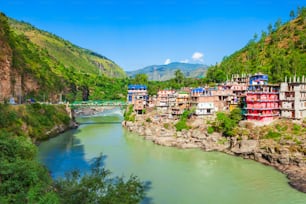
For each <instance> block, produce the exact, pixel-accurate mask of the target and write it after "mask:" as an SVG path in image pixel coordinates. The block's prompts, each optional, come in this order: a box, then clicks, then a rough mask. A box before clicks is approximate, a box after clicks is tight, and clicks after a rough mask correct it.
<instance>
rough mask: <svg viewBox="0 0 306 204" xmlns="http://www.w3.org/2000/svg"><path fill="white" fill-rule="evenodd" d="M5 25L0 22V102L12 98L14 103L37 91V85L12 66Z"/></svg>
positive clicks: (33, 80) (25, 74) (28, 76)
mask: <svg viewBox="0 0 306 204" xmlns="http://www.w3.org/2000/svg"><path fill="white" fill-rule="evenodd" d="M7 32H8V31H7V30H6V29H5V23H3V22H0V102H3V101H4V100H9V99H10V98H11V97H14V99H15V101H16V102H18V100H19V99H20V98H21V96H23V95H25V94H27V93H29V92H31V91H37V89H38V87H39V86H38V83H37V81H36V80H35V79H34V78H33V77H31V76H30V75H29V74H27V73H23V74H21V73H20V72H18V70H16V69H15V68H14V66H13V63H12V62H13V51H12V49H11V47H10V45H9V44H8V40H7V38H8V36H7V35H8V34H7Z"/></svg>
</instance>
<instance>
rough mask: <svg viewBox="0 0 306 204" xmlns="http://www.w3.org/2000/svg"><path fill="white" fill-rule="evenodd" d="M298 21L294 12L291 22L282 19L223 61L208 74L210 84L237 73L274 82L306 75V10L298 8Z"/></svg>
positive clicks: (291, 14)
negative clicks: (261, 76)
mask: <svg viewBox="0 0 306 204" xmlns="http://www.w3.org/2000/svg"><path fill="white" fill-rule="evenodd" d="M297 13H298V16H297V17H296V18H295V15H294V12H293V11H291V13H290V16H291V18H292V20H291V21H289V22H287V23H284V24H283V23H282V22H281V20H280V19H279V20H278V21H277V22H276V23H275V24H274V26H272V25H271V24H270V25H269V26H268V32H265V31H263V32H262V33H261V36H260V37H259V36H258V35H257V34H255V35H254V37H253V39H251V40H250V41H249V43H248V44H247V45H246V46H245V47H244V48H242V49H241V50H239V51H237V52H235V53H234V54H232V55H231V56H229V57H225V58H224V59H223V60H222V62H221V63H220V64H218V65H216V66H213V67H211V68H210V69H209V70H208V72H207V81H208V82H222V81H225V80H226V78H227V76H228V77H229V78H230V77H231V75H232V74H237V73H256V72H262V73H265V74H268V75H269V77H270V79H269V81H270V82H280V81H283V80H284V78H285V76H288V77H289V76H293V75H297V76H302V75H306V8H305V7H303V8H299V9H298V12H297Z"/></svg>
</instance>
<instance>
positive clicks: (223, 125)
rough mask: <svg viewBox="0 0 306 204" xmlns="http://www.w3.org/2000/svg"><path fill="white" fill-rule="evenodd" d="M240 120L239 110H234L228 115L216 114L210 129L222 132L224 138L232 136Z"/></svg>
mask: <svg viewBox="0 0 306 204" xmlns="http://www.w3.org/2000/svg"><path fill="white" fill-rule="evenodd" d="M241 118H242V116H241V110H240V109H234V110H232V111H231V112H230V113H229V114H227V113H224V112H218V113H217V117H216V120H215V121H214V123H213V126H212V127H213V128H214V130H215V131H218V132H222V133H223V135H224V136H233V135H234V132H233V130H234V128H235V127H236V126H237V125H238V123H239V121H240V120H241Z"/></svg>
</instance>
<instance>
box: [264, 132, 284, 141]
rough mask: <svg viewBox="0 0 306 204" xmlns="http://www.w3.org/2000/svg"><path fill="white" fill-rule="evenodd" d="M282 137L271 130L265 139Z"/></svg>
mask: <svg viewBox="0 0 306 204" xmlns="http://www.w3.org/2000/svg"><path fill="white" fill-rule="evenodd" d="M281 136H282V135H281V134H280V133H279V132H274V131H272V130H270V131H269V132H268V133H267V134H266V135H265V136H264V139H274V140H275V139H279V138H280V137H281Z"/></svg>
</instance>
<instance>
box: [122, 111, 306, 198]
mask: <svg viewBox="0 0 306 204" xmlns="http://www.w3.org/2000/svg"><path fill="white" fill-rule="evenodd" d="M175 123H176V120H173V119H157V120H154V118H153V119H148V118H147V117H146V116H137V118H136V121H135V122H130V121H124V122H123V123H122V125H123V126H124V127H125V128H127V129H128V130H129V131H131V132H134V133H136V134H139V135H141V136H143V137H144V138H145V139H147V140H152V141H153V142H154V143H156V144H159V145H163V146H170V147H177V148H200V149H202V150H204V151H219V152H224V153H227V154H230V155H235V156H240V157H243V158H246V159H252V160H255V161H257V162H260V163H262V164H265V165H269V166H273V167H275V168H276V169H278V170H279V171H281V172H283V173H284V174H286V175H287V177H288V179H289V184H290V185H291V186H293V187H294V188H296V189H298V190H300V191H302V192H304V193H306V158H305V147H306V145H304V146H302V147H303V149H304V150H302V151H300V150H299V151H297V150H294V149H292V146H291V141H286V140H284V141H280V142H275V141H274V140H272V139H249V138H247V137H242V138H241V137H238V136H237V137H231V138H226V137H223V136H222V135H221V134H220V133H217V132H214V133H212V134H208V133H207V123H206V122H204V121H203V119H195V120H193V121H192V122H190V124H189V125H190V126H191V127H192V128H191V129H189V130H183V131H181V132H177V131H176V130H175V127H174V124H175ZM303 144H305V141H303Z"/></svg>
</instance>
